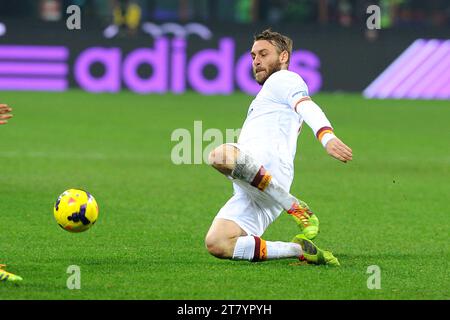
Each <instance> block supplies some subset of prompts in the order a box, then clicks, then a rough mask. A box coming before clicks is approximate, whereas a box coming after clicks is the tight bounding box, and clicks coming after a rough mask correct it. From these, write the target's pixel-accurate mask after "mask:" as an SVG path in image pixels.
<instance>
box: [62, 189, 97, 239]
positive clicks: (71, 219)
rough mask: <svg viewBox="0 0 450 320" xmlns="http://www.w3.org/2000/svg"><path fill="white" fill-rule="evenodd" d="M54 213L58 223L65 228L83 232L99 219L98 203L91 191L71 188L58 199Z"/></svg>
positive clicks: (70, 230)
mask: <svg viewBox="0 0 450 320" xmlns="http://www.w3.org/2000/svg"><path fill="white" fill-rule="evenodd" d="M53 214H54V216H55V219H56V222H57V223H58V225H59V226H60V227H61V228H63V229H64V230H66V231H69V232H83V231H86V230H88V229H89V228H90V227H92V226H93V225H94V224H95V222H96V221H97V218H98V205H97V201H95V198H94V197H93V196H92V195H91V194H90V193H89V192H86V191H84V190H80V189H69V190H66V191H64V192H63V193H62V194H61V195H60V196H59V197H58V199H57V200H56V203H55V206H54V208H53Z"/></svg>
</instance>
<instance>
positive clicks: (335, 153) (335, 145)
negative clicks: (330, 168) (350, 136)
mask: <svg viewBox="0 0 450 320" xmlns="http://www.w3.org/2000/svg"><path fill="white" fill-rule="evenodd" d="M325 149H326V150H327V152H328V154H329V155H330V156H332V157H334V158H336V159H338V160H340V161H342V162H347V161H350V160H352V157H353V154H352V149H350V148H349V147H348V146H347V145H346V144H345V143H343V142H342V141H341V140H340V139H339V138H333V139H331V140H330V141H328V142H327V145H326V146H325Z"/></svg>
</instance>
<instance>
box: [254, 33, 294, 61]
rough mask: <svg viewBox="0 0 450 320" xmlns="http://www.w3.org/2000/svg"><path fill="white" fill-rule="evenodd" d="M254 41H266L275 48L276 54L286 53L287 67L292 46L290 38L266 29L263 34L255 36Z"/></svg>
mask: <svg viewBox="0 0 450 320" xmlns="http://www.w3.org/2000/svg"><path fill="white" fill-rule="evenodd" d="M253 40H254V41H258V40H267V41H269V42H270V43H271V44H273V45H274V46H275V48H277V51H278V53H282V52H283V51H287V52H288V54H289V57H288V61H287V65H288V66H289V62H290V61H291V54H292V44H293V41H292V39H291V38H289V37H286V36H284V35H282V34H281V33H278V32H275V31H272V29H270V28H269V29H266V30H264V31H263V32H261V33H259V34H257V35H255V37H254V39H253Z"/></svg>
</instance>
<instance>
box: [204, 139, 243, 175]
mask: <svg viewBox="0 0 450 320" xmlns="http://www.w3.org/2000/svg"><path fill="white" fill-rule="evenodd" d="M238 152H239V150H238V149H237V148H236V147H234V146H231V145H227V144H222V145H220V146H218V147H217V148H215V149H214V150H213V151H211V152H210V153H209V155H208V162H209V164H210V165H211V166H213V167H214V168H215V169H217V170H219V171H220V172H222V173H225V174H229V173H230V172H231V171H232V170H233V169H234V167H235V165H236V158H237V153H238Z"/></svg>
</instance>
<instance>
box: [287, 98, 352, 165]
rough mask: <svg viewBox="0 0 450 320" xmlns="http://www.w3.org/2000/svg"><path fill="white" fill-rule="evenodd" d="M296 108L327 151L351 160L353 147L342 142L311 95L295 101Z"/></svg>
mask: <svg viewBox="0 0 450 320" xmlns="http://www.w3.org/2000/svg"><path fill="white" fill-rule="evenodd" d="M294 110H295V111H296V112H297V113H298V114H299V115H300V116H301V117H302V118H303V120H304V121H305V122H306V124H307V125H308V126H309V127H311V129H312V130H313V131H314V134H315V136H316V137H317V139H318V140H319V141H320V142H321V143H322V145H323V146H324V147H325V149H326V151H327V153H328V154H329V155H330V156H332V157H334V158H336V159H338V160H340V161H342V162H347V161H351V160H352V158H353V153H352V149H350V147H348V146H347V145H346V144H345V143H344V142H342V141H341V140H340V139H339V138H338V137H337V136H336V135H335V134H334V130H333V127H332V126H331V123H330V121H329V120H328V119H327V117H326V116H325V114H324V113H323V111H322V109H321V108H320V107H319V106H318V105H317V104H316V103H315V102H314V101H312V99H311V97H309V96H304V97H302V98H300V99H299V100H298V101H297V102H295V105H294Z"/></svg>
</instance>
